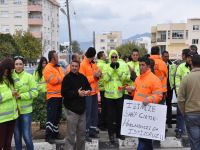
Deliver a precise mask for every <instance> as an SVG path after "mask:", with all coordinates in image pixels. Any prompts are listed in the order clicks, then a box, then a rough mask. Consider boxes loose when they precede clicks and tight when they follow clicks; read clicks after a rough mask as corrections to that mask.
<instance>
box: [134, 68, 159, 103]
mask: <svg viewBox="0 0 200 150" xmlns="http://www.w3.org/2000/svg"><path fill="white" fill-rule="evenodd" d="M132 95H133V97H134V98H133V100H135V101H141V102H143V101H144V100H148V101H149V102H150V103H159V102H160V101H161V100H162V85H161V81H160V80H159V78H158V77H157V76H156V75H154V74H153V73H152V72H151V71H150V69H149V70H148V71H147V72H145V73H144V74H141V75H140V76H138V77H137V78H136V80H135V91H134V92H133V93H132Z"/></svg>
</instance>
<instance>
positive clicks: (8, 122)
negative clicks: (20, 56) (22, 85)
mask: <svg viewBox="0 0 200 150" xmlns="http://www.w3.org/2000/svg"><path fill="white" fill-rule="evenodd" d="M13 68H14V62H13V60H12V59H11V58H5V59H4V60H2V61H1V63H0V149H6V150H11V140H12V136H13V132H14V128H15V121H16V118H17V117H18V112H17V103H16V99H15V96H17V92H16V91H15V90H14V80H13V78H12V70H13Z"/></svg>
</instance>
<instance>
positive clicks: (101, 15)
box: [60, 0, 200, 42]
mask: <svg viewBox="0 0 200 150" xmlns="http://www.w3.org/2000/svg"><path fill="white" fill-rule="evenodd" d="M69 1H70V17H71V28H72V40H77V41H79V42H83V41H92V32H93V31H95V32H96V34H101V33H104V32H109V31H122V38H123V39H126V38H128V37H130V36H133V35H136V34H140V33H144V32H151V26H152V25H157V24H162V23H180V22H186V21H187V18H200V7H199V6H200V1H199V0H69ZM64 2H65V0H60V5H61V7H62V6H64V5H65V4H64ZM60 41H61V42H64V41H68V30H67V17H66V16H65V15H63V13H62V12H60Z"/></svg>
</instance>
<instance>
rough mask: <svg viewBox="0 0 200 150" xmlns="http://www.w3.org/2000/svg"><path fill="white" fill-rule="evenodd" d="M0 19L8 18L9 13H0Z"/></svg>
mask: <svg viewBox="0 0 200 150" xmlns="http://www.w3.org/2000/svg"><path fill="white" fill-rule="evenodd" d="M0 17H2V18H8V17H9V12H8V11H0Z"/></svg>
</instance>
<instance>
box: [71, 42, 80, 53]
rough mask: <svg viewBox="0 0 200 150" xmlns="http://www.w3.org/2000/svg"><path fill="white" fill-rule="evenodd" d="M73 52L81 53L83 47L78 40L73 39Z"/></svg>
mask: <svg viewBox="0 0 200 150" xmlns="http://www.w3.org/2000/svg"><path fill="white" fill-rule="evenodd" d="M72 52H73V53H79V54H81V53H82V52H81V48H80V44H79V43H78V41H72Z"/></svg>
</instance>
